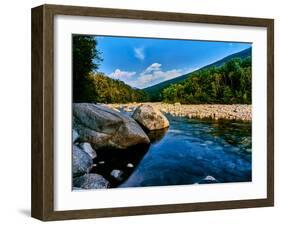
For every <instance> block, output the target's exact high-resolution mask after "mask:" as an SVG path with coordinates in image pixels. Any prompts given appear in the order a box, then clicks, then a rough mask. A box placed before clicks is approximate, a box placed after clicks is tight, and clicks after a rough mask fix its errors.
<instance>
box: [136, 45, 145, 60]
mask: <svg viewBox="0 0 281 226" xmlns="http://www.w3.org/2000/svg"><path fill="white" fill-rule="evenodd" d="M134 53H135V57H136V58H138V59H139V60H144V58H145V56H144V49H143V48H134Z"/></svg>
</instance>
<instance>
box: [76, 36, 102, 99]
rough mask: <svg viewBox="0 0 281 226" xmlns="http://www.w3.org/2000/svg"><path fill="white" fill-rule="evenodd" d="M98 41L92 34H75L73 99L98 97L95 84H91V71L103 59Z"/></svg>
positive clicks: (96, 67)
mask: <svg viewBox="0 0 281 226" xmlns="http://www.w3.org/2000/svg"><path fill="white" fill-rule="evenodd" d="M96 46H97V41H96V40H95V38H94V37H93V36H90V35H73V38H72V48H73V52H72V54H73V55H72V70H73V101H74V102H91V101H95V100H96V99H95V98H96V91H95V86H94V85H93V84H90V80H91V78H90V72H91V71H95V70H97V69H98V66H99V62H100V61H101V60H102V59H101V57H100V53H99V52H98V50H97V48H96Z"/></svg>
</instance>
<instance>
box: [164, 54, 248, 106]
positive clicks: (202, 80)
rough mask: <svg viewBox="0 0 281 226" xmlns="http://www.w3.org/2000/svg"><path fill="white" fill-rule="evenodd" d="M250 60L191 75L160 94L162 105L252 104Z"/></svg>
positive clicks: (230, 62)
mask: <svg viewBox="0 0 281 226" xmlns="http://www.w3.org/2000/svg"><path fill="white" fill-rule="evenodd" d="M251 81H252V67H251V58H250V57H248V58H245V59H241V58H234V59H231V60H230V61H228V62H227V63H225V64H223V65H222V66H220V67H211V68H206V69H203V70H199V71H197V72H194V73H192V74H191V75H190V76H189V77H188V78H186V79H185V80H184V81H183V82H180V83H175V84H172V85H170V86H169V87H167V88H165V89H164V90H163V92H162V101H165V102H172V103H174V102H180V103H185V104H201V103H202V104H203V103H224V104H234V103H240V104H251V97H252V86H251Z"/></svg>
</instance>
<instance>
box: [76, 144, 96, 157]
mask: <svg viewBox="0 0 281 226" xmlns="http://www.w3.org/2000/svg"><path fill="white" fill-rule="evenodd" d="M80 147H81V148H82V150H83V151H85V152H86V153H87V154H88V155H90V157H91V158H92V159H94V158H96V157H97V153H96V151H95V150H94V149H93V148H92V146H91V144H90V143H81V144H80Z"/></svg>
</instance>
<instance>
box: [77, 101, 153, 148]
mask: <svg viewBox="0 0 281 226" xmlns="http://www.w3.org/2000/svg"><path fill="white" fill-rule="evenodd" d="M73 127H74V129H75V130H76V131H77V132H78V134H79V139H80V141H82V142H89V143H91V145H92V146H93V148H94V149H95V150H98V149H102V148H118V149H126V148H128V147H131V146H134V145H137V144H149V143H150V140H149V138H148V136H147V135H146V134H145V132H144V131H143V130H142V128H141V127H140V126H139V125H138V124H137V123H136V121H135V120H133V119H132V118H130V117H129V116H126V115H124V114H121V113H119V112H117V111H115V110H112V109H110V108H107V107H105V106H101V105H97V104H89V103H76V104H73Z"/></svg>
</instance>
